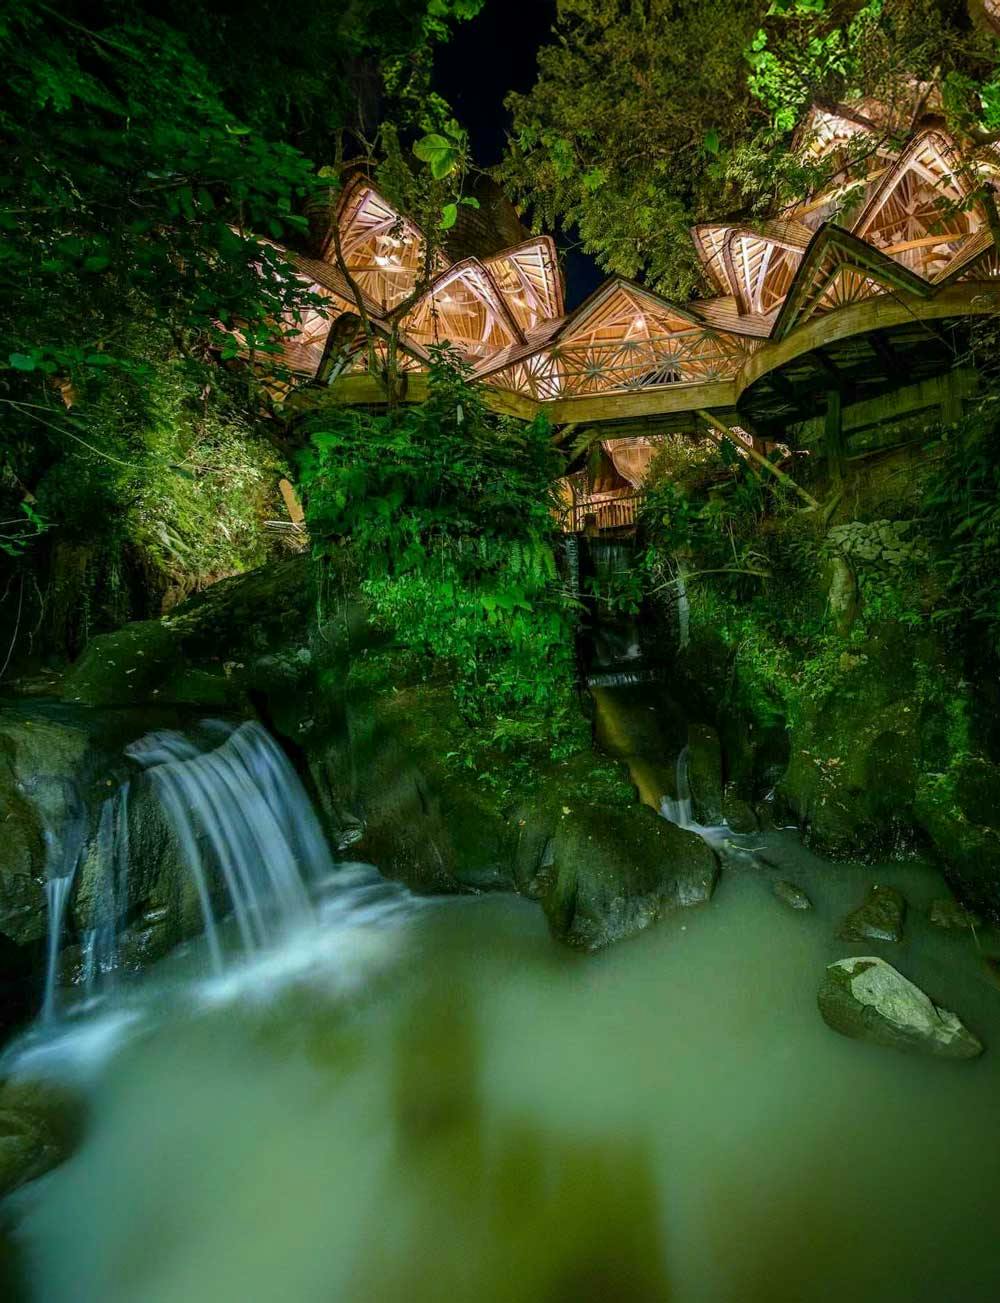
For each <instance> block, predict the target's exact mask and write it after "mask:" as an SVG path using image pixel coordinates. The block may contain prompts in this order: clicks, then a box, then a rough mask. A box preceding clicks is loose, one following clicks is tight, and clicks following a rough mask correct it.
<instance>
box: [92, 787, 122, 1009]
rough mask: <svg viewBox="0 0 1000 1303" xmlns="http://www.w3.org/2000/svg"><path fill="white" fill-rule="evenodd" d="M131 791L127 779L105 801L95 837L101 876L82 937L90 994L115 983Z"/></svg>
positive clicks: (95, 853)
mask: <svg viewBox="0 0 1000 1303" xmlns="http://www.w3.org/2000/svg"><path fill="white" fill-rule="evenodd" d="M128 794H129V785H128V783H127V782H125V783H123V784H122V785H121V787H120V788H119V789H118V791H117V793H116V794H115V795H114V796H113V797H109V798H108V799H107V800H106V801H105V802H104V803H103V805H102V806H101V814H100V818H99V820H98V824H97V836H96V837H95V839H94V858H95V860H96V863H97V866H98V873H99V877H98V880H97V888H96V890H95V892H94V897H93V901H92V903H91V915H90V920H89V926H88V928H87V931H86V932H85V933H84V938H83V981H84V986H85V987H86V990H87V993H88V995H92V994H94V993H96V992H97V990H98V989H99V988H101V987H103V986H105V985H111V984H113V983H114V980H115V975H116V973H117V970H118V966H119V962H120V955H119V934H120V931H121V924H122V921H123V920H124V919H125V917H126V915H127V914H128V847H129V836H128Z"/></svg>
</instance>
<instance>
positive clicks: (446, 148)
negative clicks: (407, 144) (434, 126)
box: [413, 131, 461, 181]
mask: <svg viewBox="0 0 1000 1303" xmlns="http://www.w3.org/2000/svg"><path fill="white" fill-rule="evenodd" d="M413 152H414V154H416V156H417V158H419V159H420V161H421V162H422V163H427V164H428V165H429V167H430V169H431V176H433V177H434V179H435V180H436V181H440V180H442V179H443V178H444V177H446V176H447V175H448V174H449V173H450V172H453V171H454V170H455V168H456V167H457V166H458V162H459V158H460V157H461V155H460V153H459V151H458V149H457V148H456V147H455V145H454V144H453V143H452V142H451V141H450V140H448V139H446V138H445V137H444V136H439V135H438V134H437V133H436V132H433V131H432V132H430V133H429V134H428V135H426V136H422V137H421V138H420V139H419V140H418V141H416V143H415V144H414V146H413Z"/></svg>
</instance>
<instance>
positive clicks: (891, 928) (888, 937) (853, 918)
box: [837, 885, 906, 942]
mask: <svg viewBox="0 0 1000 1303" xmlns="http://www.w3.org/2000/svg"><path fill="white" fill-rule="evenodd" d="M905 917H906V900H905V899H904V897H903V895H902V893H901V892H899V891H897V890H896V888H895V887H880V886H878V885H876V886H873V887H872V889H871V891H869V893H868V898H867V900H866V901H865V903H864V904H863V905H861V906H859V907H858V908H857V909H855V910H852V911H851V913H850V914H848V916H847V918H845V919H844V921H843V923H842V924H841V925H840V930H839V931H838V933H837V936H838V937H839V938H840V940H841V941H892V942H898V941H902V939H903V920H904V918H905Z"/></svg>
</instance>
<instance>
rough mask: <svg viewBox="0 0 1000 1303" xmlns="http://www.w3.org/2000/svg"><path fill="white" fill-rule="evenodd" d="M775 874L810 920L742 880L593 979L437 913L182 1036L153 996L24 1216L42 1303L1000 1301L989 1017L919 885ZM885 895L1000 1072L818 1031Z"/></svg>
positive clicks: (994, 1006)
mask: <svg viewBox="0 0 1000 1303" xmlns="http://www.w3.org/2000/svg"><path fill="white" fill-rule="evenodd" d="M777 842H778V846H777V849H776V850H772V852H771V854H772V855H773V856H774V858H775V859H776V860H777V861H778V862H779V864H782V865H783V866H784V867H783V868H777V869H775V870H773V871H772V873H773V874H784V876H794V878H795V880H796V881H798V882H800V883H801V884H802V885H804V886H805V887H806V888H807V890H809V892H810V894H811V895H812V896H813V898H814V900H815V901H816V904H817V909H816V910H815V911H814V912H813V913H811V914H805V915H803V914H795V913H792V912H791V911H789V910H788V909H786V908H785V907H784V906H783V905H781V904H780V903H779V902H778V901H777V900H776V899H774V897H773V896H772V895H771V892H770V887H769V881H768V874H767V873H766V872H765V873H764V874H763V875H762V874H761V873H760V872H757V871H748V870H745V871H739V870H734V871H729V872H725V873H724V874H723V877H722V881H721V884H720V887H719V889H718V891H717V893H716V895H715V897H714V899H713V900H712V902H711V904H710V905H709V906H707V907H705V908H703V909H701V910H697V911H694V910H689V911H686V912H684V913H681V914H678V915H675V916H673V917H671V918H669V919H667V920H666V921H664V922H663V923H662V924H661V925H660V926H658V927H657V928H655V929H653V930H652V931H650V932H648V933H647V934H645V935H644V936H642V937H641V938H639V939H638V940H636V941H633V942H630V943H627V944H624V945H622V946H620V947H618V948H616V949H614V950H612V951H609V952H605V953H603V954H601V955H598V956H595V957H589V958H581V957H578V956H575V955H573V954H571V953H568V952H565V951H563V950H560V949H558V948H557V947H556V946H555V945H554V944H553V943H552V942H551V941H550V939H549V937H548V936H547V934H546V932H545V928H544V925H543V922H542V919H541V916H540V912H539V911H538V910H537V908H536V907H535V906H533V905H531V904H529V903H527V902H524V901H520V900H517V899H515V898H510V897H492V898H480V899H466V900H454V901H439V902H435V903H434V904H432V905H429V906H425V907H423V908H421V909H420V910H418V911H417V912H416V913H414V914H413V915H412V916H408V917H406V918H404V919H402V920H401V921H399V922H397V923H394V924H393V925H392V926H390V927H388V928H386V929H384V930H383V931H381V932H378V931H373V930H371V929H367V928H365V927H361V926H359V927H358V928H355V929H353V930H352V929H350V928H347V929H346V930H345V931H344V934H343V937H341V938H339V939H338V941H337V944H336V945H335V946H333V947H332V950H331V952H329V953H326V952H324V953H323V954H321V955H320V956H319V957H314V958H312V959H310V960H308V962H305V963H303V964H302V965H301V966H300V968H299V969H298V970H297V976H296V977H294V979H287V977H286V978H284V979H282V980H281V981H273V982H270V983H269V982H268V981H266V980H264V981H261V982H260V983H257V984H254V985H252V986H250V987H249V988H248V989H246V990H241V991H237V992H235V993H233V992H230V993H229V994H227V995H217V996H216V997H215V998H214V999H213V1000H208V999H204V1000H202V1001H201V1002H200V1003H198V1004H197V1005H189V1006H188V1007H187V1008H186V1009H185V1011H184V1012H183V1014H181V1013H178V1014H176V1015H173V1014H171V1013H170V1012H169V1011H168V1007H169V1001H168V998H167V997H166V996H163V997H162V999H163V1009H162V1010H160V1011H158V1012H156V1013H155V1016H153V1017H151V1018H150V1017H147V1019H146V1021H145V1022H144V1023H143V1024H142V1030H141V1031H138V1032H135V1033H133V1034H130V1035H125V1036H124V1037H123V1038H122V1040H121V1042H120V1044H119V1047H118V1049H117V1050H115V1051H114V1052H113V1053H112V1054H111V1055H110V1057H107V1058H106V1059H105V1060H104V1061H103V1062H101V1063H100V1064H99V1065H98V1066H97V1067H96V1068H94V1069H93V1072H92V1080H91V1082H90V1085H89V1087H88V1089H89V1090H90V1093H91V1102H92V1117H91V1124H90V1127H89V1130H88V1134H87V1138H86V1140H85V1142H84V1144H83V1146H82V1148H81V1150H80V1151H79V1152H78V1153H77V1154H76V1156H75V1157H74V1158H73V1159H72V1160H71V1161H69V1162H68V1163H67V1164H66V1165H64V1166H63V1167H62V1168H60V1169H58V1170H57V1171H55V1172H54V1173H52V1174H51V1175H50V1176H49V1177H48V1178H45V1179H44V1180H42V1181H40V1182H36V1183H35V1184H34V1185H33V1186H30V1187H27V1188H26V1189H25V1190H24V1191H23V1192H22V1193H21V1194H20V1195H19V1196H18V1197H17V1198H16V1199H15V1200H12V1201H11V1202H10V1204H9V1205H8V1209H9V1219H10V1220H11V1221H12V1222H13V1224H14V1226H15V1228H16V1236H15V1238H16V1242H17V1244H18V1245H19V1246H20V1249H21V1253H22V1269H23V1271H24V1273H25V1276H26V1278H27V1280H28V1282H29V1289H28V1293H27V1297H28V1298H29V1299H32V1300H40V1301H42V1303H258V1301H259V1303H272V1301H277V1300H281V1301H282V1303H314V1301H315V1303H319V1301H321V1300H330V1301H334V1300H336V1301H338V1303H339V1301H340V1300H344V1301H345V1303H346V1301H347V1300H350V1301H351V1303H376V1301H378V1303H382V1301H383V1300H385V1301H386V1303H396V1301H397V1300H398V1301H399V1303H403V1301H404V1300H405V1301H406V1303H430V1301H431V1300H433V1301H435V1303H437V1301H438V1300H441V1301H442V1303H464V1300H470V1301H472V1300H476V1301H479V1300H483V1301H487V1303H492V1301H494V1300H496V1301H497V1303H500V1301H505V1303H506V1301H508V1300H509V1301H513V1300H525V1301H528V1300H531V1301H535V1300H538V1301H540V1303H549V1301H551V1303H571V1301H572V1303H575V1301H578V1300H584V1301H589V1300H629V1301H630V1300H660V1299H671V1300H676V1301H677V1303H702V1301H705V1303H707V1301H709V1300H711V1301H712V1303H716V1301H718V1303H723V1301H725V1303H730V1301H731V1303H752V1301H756V1300H761V1301H762V1303H763V1301H764V1300H766V1301H767V1303H779V1301H782V1300H788V1301H789V1303H791V1301H793V1300H794V1303H812V1301H813V1300H826V1299H830V1300H833V1299H837V1300H838V1301H840V1300H853V1301H854V1303H867V1301H868V1300H871V1301H872V1303H875V1301H876V1300H877V1301H878V1303H896V1301H897V1300H898V1301H899V1303H914V1301H916V1300H925V1299H926V1300H941V1301H945V1300H947V1301H948V1303H950V1301H951V1300H962V1303H974V1301H978V1300H983V1303H985V1301H986V1300H995V1299H996V1298H997V1297H1000V1203H998V1199H997V1191H998V1189H1000V1056H998V1051H1000V988H998V987H996V986H995V985H993V984H992V981H991V979H990V977H989V975H988V974H987V972H986V970H985V968H984V966H983V965H982V961H981V956H980V955H979V954H978V953H977V951H976V948H975V945H974V944H973V941H972V940H971V939H970V938H969V937H967V936H956V935H952V934H943V933H937V932H935V931H934V930H933V929H931V928H930V927H929V925H927V923H926V921H925V920H924V918H923V916H922V914H921V912H920V908H921V907H922V906H925V905H926V903H927V902H928V901H929V899H931V898H932V897H933V896H934V895H935V894H940V882H939V881H938V880H937V878H936V876H935V875H934V874H932V873H931V872H930V871H927V870H921V869H915V868H909V869H908V868H905V867H899V866H897V867H895V868H894V869H891V870H887V871H885V872H884V873H881V874H877V875H875V874H873V871H872V870H870V869H865V870H862V869H851V868H844V867H842V866H837V867H833V866H826V865H822V864H820V863H819V862H818V861H814V860H812V859H811V858H810V857H809V856H808V855H807V854H806V853H805V852H803V851H801V850H799V849H796V846H795V843H794V842H793V841H792V840H791V839H786V840H784V841H782V840H781V839H780V838H778V839H777ZM874 877H878V880H880V881H894V882H896V883H897V884H898V885H900V886H902V887H903V889H904V891H905V892H906V894H907V895H908V897H909V899H910V901H911V912H910V919H909V923H908V931H907V940H906V941H905V942H904V943H903V944H902V945H901V946H895V947H893V946H884V947H881V948H878V947H876V948H874V952H877V953H882V954H884V955H885V956H886V957H887V958H890V959H891V960H892V962H894V963H896V964H897V966H898V967H899V968H900V969H901V970H902V971H903V972H905V973H906V974H907V975H908V976H910V977H912V978H913V979H914V980H916V981H918V982H919V983H920V984H921V985H923V986H924V988H925V989H926V990H928V991H929V993H931V994H932V995H933V996H934V997H935V999H936V1000H937V1001H938V1002H939V1003H941V1004H944V1005H946V1006H947V1007H950V1008H953V1009H955V1010H957V1011H958V1012H959V1014H960V1015H961V1016H962V1018H963V1019H964V1020H965V1021H966V1022H967V1023H968V1025H969V1026H970V1027H971V1028H972V1029H973V1030H974V1031H975V1032H976V1033H977V1034H978V1035H980V1037H981V1038H982V1039H983V1040H984V1041H985V1042H986V1044H987V1046H988V1047H989V1048H988V1051H987V1053H986V1054H985V1055H984V1056H983V1057H982V1058H981V1059H979V1060H977V1061H975V1062H972V1063H953V1062H940V1061H936V1060H931V1059H923V1058H919V1057H907V1056H904V1055H901V1054H898V1053H896V1052H894V1051H891V1050H887V1049H881V1048H877V1047H873V1046H868V1045H863V1044H860V1043H857V1042H854V1041H850V1040H847V1039H844V1038H842V1037H840V1036H837V1035H836V1034H834V1033H833V1032H831V1031H830V1030H829V1029H827V1028H826V1027H825V1025H824V1024H823V1022H822V1021H821V1019H820V1017H819V1015H818V1013H817V1010H816V1002H815V993H816V988H817V986H818V983H819V980H820V976H821V974H822V970H823V966H824V964H825V963H827V962H828V961H830V960H831V959H834V958H837V957H840V956H842V955H844V954H849V953H864V950H863V949H861V948H858V947H849V946H845V945H844V943H838V942H836V941H834V940H832V933H833V930H834V925H835V923H836V921H837V919H838V918H839V917H840V916H841V915H842V914H843V913H844V912H845V911H846V910H847V909H848V908H850V907H852V906H853V905H855V904H857V903H859V901H860V899H861V897H862V895H863V893H864V890H865V887H866V886H867V884H868V883H870V882H871V881H872V880H873V878H874ZM869 949H873V948H872V947H869ZM344 971H348V972H349V973H350V975H351V976H350V980H349V981H346V982H345V981H343V980H341V978H342V977H343V973H344ZM337 972H339V973H340V977H339V978H338V979H337V980H335V981H334V980H331V974H332V973H337Z"/></svg>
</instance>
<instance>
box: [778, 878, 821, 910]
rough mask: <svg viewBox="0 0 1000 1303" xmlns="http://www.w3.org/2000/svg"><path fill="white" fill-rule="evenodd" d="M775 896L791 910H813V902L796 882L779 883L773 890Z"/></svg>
mask: <svg viewBox="0 0 1000 1303" xmlns="http://www.w3.org/2000/svg"><path fill="white" fill-rule="evenodd" d="M772 890H773V891H774V894H775V895H776V896H777V898H778V899H779V900H780V901H781V903H782V904H783V905H787V906H788V908H789V909H803V910H804V909H812V901H811V900H810V899H809V897H808V896H807V895H806V893H805V892H804V891H803V890H802V888H801V887H797V886H796V885H795V883H794V882H785V881H783V880H782V881H778V882H776V883H774V886H773V888H772Z"/></svg>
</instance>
